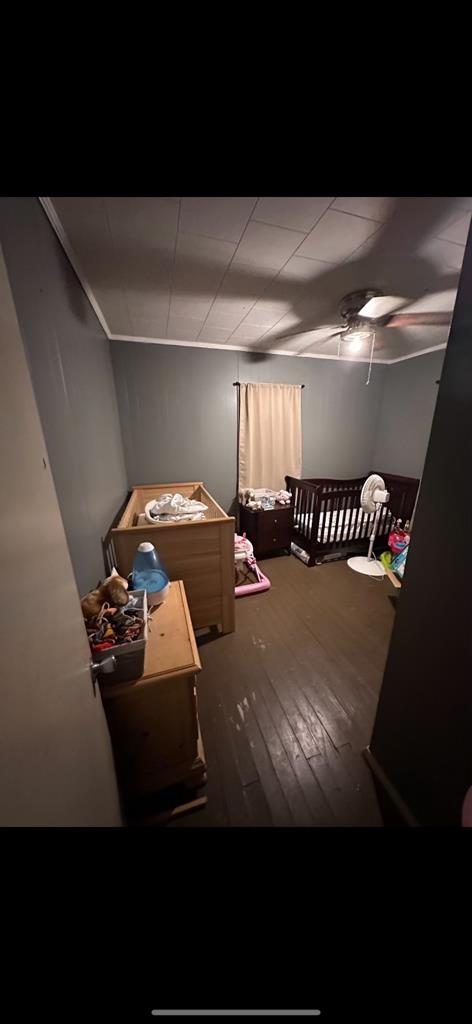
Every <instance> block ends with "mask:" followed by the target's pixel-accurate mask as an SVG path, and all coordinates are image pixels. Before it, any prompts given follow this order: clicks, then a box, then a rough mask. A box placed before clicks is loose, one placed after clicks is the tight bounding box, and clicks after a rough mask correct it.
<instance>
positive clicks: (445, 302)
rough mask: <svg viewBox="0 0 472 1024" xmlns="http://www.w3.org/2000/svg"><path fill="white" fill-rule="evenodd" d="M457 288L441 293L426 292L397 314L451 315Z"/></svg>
mask: <svg viewBox="0 0 472 1024" xmlns="http://www.w3.org/2000/svg"><path fill="white" fill-rule="evenodd" d="M456 296H457V288H448V289H446V290H445V291H442V292H427V293H426V295H421V296H420V298H419V299H415V301H414V302H410V303H409V304H408V306H404V307H403V309H401V310H400V311H399V312H401V313H424V312H428V313H429V312H432V313H451V314H452V312H453V310H454V306H455V302H456Z"/></svg>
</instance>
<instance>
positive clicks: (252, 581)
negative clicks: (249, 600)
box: [234, 533, 271, 597]
mask: <svg viewBox="0 0 472 1024" xmlns="http://www.w3.org/2000/svg"><path fill="white" fill-rule="evenodd" d="M234 562H235V584H236V585H235V588H234V593H235V597H246V596H247V595H248V594H257V593H260V592H261V591H262V590H268V589H269V587H270V585H271V583H270V580H269V579H268V578H267V576H264V573H263V572H261V570H260V569H259V566H258V564H257V562H256V559H255V558H254V548H253V546H252V544H251V541H250V540H248V539H247V537H246V534H245V533H243V535H242V537H240V536H239V535H238V534H236V535H235V538H234Z"/></svg>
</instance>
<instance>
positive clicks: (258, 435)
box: [239, 384, 302, 491]
mask: <svg viewBox="0 0 472 1024" xmlns="http://www.w3.org/2000/svg"><path fill="white" fill-rule="evenodd" d="M239 401H240V406H239V490H240V491H242V490H244V489H245V488H247V487H251V488H256V487H270V488H271V489H272V490H274V491H278V490H280V489H281V488H284V487H285V476H286V475H288V476H296V477H299V476H301V472H302V391H301V385H300V384H241V385H240V388H239Z"/></svg>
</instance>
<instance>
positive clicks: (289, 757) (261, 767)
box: [170, 556, 395, 828]
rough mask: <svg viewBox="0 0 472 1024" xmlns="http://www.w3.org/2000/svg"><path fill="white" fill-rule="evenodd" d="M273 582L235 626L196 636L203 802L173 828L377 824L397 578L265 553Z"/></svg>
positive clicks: (245, 603)
mask: <svg viewBox="0 0 472 1024" xmlns="http://www.w3.org/2000/svg"><path fill="white" fill-rule="evenodd" d="M261 568H262V569H263V571H264V573H265V574H266V575H267V576H268V577H269V579H270V580H271V582H272V587H271V589H270V590H269V591H266V592H265V593H262V594H255V595H251V596H250V597H245V598H241V599H238V600H237V601H236V632H235V633H233V634H231V635H229V636H224V637H218V638H216V639H212V640H209V641H208V642H206V641H207V640H208V638H206V637H204V638H202V639H201V642H200V656H201V660H202V666H203V671H202V672H201V674H200V675H199V677H198V685H197V692H198V706H199V716H200V726H201V730H202V736H203V742H204V746H205V753H206V759H207V766H208V783H207V786H206V787H205V791H206V794H207V796H208V803H207V805H206V807H205V808H204V809H203V810H200V811H198V812H196V813H195V814H193V815H188V816H186V817H183V818H180V819H177V820H176V821H175V822H173V823H172V826H170V827H173V828H175V827H179V828H188V827H192V828H201V827H214V826H223V827H228V826H230V827H231V826H239V827H241V826H243V827H271V826H276V827H277V826H278V827H284V826H285V827H286V826H298V827H312V826H320V827H326V826H330V827H333V826H334V827H340V826H351V827H352V826H364V827H368V826H371V827H372V826H376V827H378V826H382V825H383V823H384V822H383V819H382V815H381V813H380V810H379V805H378V801H377V797H376V791H375V787H374V784H373V782H372V779H371V775H370V772H369V770H368V768H367V766H366V764H365V762H364V760H363V758H362V755H361V751H362V750H363V748H364V747H365V746H366V745H367V744H368V743H369V741H370V737H371V732H372V726H373V721H374V716H375V709H376V703H377V697H378V692H379V689H380V685H381V681H382V675H383V669H384V663H385V658H386V655H387V649H388V644H389V640H390V634H391V629H392V625H393V621H394V616H395V611H394V605H393V604H392V601H391V600H390V598H391V596H392V593H393V591H392V587H391V585H390V583H389V581H388V579H387V578H385V579H384V580H383V581H381V582H379V581H378V580H375V579H370V578H368V577H366V576H362V575H359V574H357V573H354V572H353V571H352V570H350V569H349V568H348V566H347V564H346V562H335V563H331V564H328V565H322V566H316V567H314V568H313V569H308V568H307V566H305V565H304V564H303V563H302V562H300V561H298V560H297V559H296V558H294V557H293V556H292V557H283V556H282V557H279V558H271V559H267V560H265V561H264V562H261Z"/></svg>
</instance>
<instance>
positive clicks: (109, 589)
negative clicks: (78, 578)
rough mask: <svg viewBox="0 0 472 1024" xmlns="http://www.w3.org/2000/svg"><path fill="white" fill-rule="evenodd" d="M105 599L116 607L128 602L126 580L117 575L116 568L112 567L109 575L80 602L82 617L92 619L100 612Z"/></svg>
mask: <svg viewBox="0 0 472 1024" xmlns="http://www.w3.org/2000/svg"><path fill="white" fill-rule="evenodd" d="M105 601H107V602H108V604H110V605H114V606H115V607H117V608H120V607H122V606H123V605H125V604H128V601H129V595H128V580H125V579H123V577H122V576H119V575H118V573H117V571H116V569H113V571H112V573H111V575H110V576H107V578H106V580H104V581H103V583H101V584H100V586H99V587H97V589H96V590H91V591H90V593H89V594H87V595H86V596H85V597H84V598H82V600H81V602H80V606H81V608H82V614H83V616H84V619H93V618H94V617H95V616H96V615H99V614H100V611H101V609H102V606H103V605H104V603H105Z"/></svg>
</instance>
